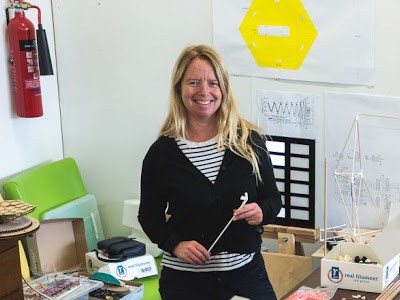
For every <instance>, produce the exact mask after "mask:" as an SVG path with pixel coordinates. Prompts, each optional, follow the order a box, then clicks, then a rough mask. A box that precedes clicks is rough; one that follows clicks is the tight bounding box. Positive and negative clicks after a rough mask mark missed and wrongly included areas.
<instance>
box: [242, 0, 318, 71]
mask: <svg viewBox="0 0 400 300" xmlns="http://www.w3.org/2000/svg"><path fill="white" fill-rule="evenodd" d="M239 31H240V33H241V34H242V36H243V39H244V41H245V42H246V45H247V47H248V48H249V50H250V52H251V54H252V55H253V57H254V59H255V61H256V62H257V64H258V66H260V67H267V68H278V69H290V70H297V69H299V68H300V67H301V65H302V63H303V61H304V58H305V57H306V55H307V53H308V51H309V50H310V48H311V46H312V44H313V42H314V40H315V38H316V37H317V35H318V33H317V30H316V29H315V27H314V25H313V23H312V21H311V19H310V17H309V16H308V14H307V12H306V10H305V8H304V7H303V5H302V3H301V1H300V0H253V2H252V3H251V5H250V7H249V9H248V11H247V13H246V15H245V17H244V19H243V21H242V23H241V24H240V27H239Z"/></svg>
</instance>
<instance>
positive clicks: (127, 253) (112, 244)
mask: <svg viewBox="0 0 400 300" xmlns="http://www.w3.org/2000/svg"><path fill="white" fill-rule="evenodd" d="M97 249H98V250H101V251H102V253H103V255H104V256H106V257H107V258H108V259H109V260H106V259H104V258H100V257H99V255H97V257H98V258H99V259H100V260H103V261H112V262H116V261H124V260H127V259H128V258H131V257H136V256H141V255H144V254H146V245H145V244H143V243H141V242H139V241H137V240H135V239H132V238H127V237H123V236H117V237H113V238H109V239H105V240H102V241H100V242H98V243H97Z"/></svg>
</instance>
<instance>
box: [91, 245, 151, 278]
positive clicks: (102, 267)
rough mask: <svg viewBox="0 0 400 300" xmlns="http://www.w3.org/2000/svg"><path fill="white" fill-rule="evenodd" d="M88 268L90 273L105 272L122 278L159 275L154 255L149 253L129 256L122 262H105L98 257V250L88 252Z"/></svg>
mask: <svg viewBox="0 0 400 300" xmlns="http://www.w3.org/2000/svg"><path fill="white" fill-rule="evenodd" d="M85 258H86V268H87V271H88V272H89V273H90V274H93V273H96V272H103V273H107V274H110V275H112V276H114V277H116V278H118V279H121V280H134V279H135V278H143V277H147V276H152V275H157V274H158V270H157V265H156V261H155V259H154V257H153V256H152V255H149V254H145V255H141V256H136V257H131V258H128V259H127V260H125V261H122V262H105V261H102V260H100V259H98V257H97V255H96V252H95V251H92V252H87V253H86V255H85Z"/></svg>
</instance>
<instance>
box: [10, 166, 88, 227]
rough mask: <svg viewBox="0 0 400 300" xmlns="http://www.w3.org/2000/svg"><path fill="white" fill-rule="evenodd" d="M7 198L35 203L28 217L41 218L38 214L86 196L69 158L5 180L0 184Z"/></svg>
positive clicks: (78, 175) (82, 184)
mask: <svg viewBox="0 0 400 300" xmlns="http://www.w3.org/2000/svg"><path fill="white" fill-rule="evenodd" d="M3 190H4V192H5V194H6V196H7V199H18V200H23V201H25V202H27V203H30V204H33V205H36V209H35V210H34V211H33V212H32V213H30V216H31V217H33V218H36V219H38V220H42V214H43V213H44V212H46V211H49V210H52V209H54V208H56V207H58V206H60V205H62V204H65V203H68V202H70V201H72V200H74V199H78V198H80V197H82V196H85V195H87V194H88V193H87V191H86V188H85V185H84V183H83V181H82V177H81V174H80V172H79V169H78V166H77V165H76V162H75V160H74V159H72V158H65V159H62V160H59V161H55V162H51V163H48V164H44V165H40V166H37V167H34V168H32V169H29V170H27V171H24V172H22V173H20V174H18V175H17V176H15V177H13V178H11V179H9V180H7V181H6V182H5V183H4V185H3Z"/></svg>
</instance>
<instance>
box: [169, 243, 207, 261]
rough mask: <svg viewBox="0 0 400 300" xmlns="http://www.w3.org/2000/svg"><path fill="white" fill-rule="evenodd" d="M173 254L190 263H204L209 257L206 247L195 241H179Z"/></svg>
mask: <svg viewBox="0 0 400 300" xmlns="http://www.w3.org/2000/svg"><path fill="white" fill-rule="evenodd" d="M174 255H175V256H176V257H178V258H180V259H182V260H183V261H185V262H187V263H189V264H192V265H200V264H204V263H205V262H207V261H208V260H209V259H210V253H208V251H207V249H206V248H204V247H203V245H201V244H200V243H198V242H196V241H184V242H180V243H179V244H178V245H177V246H176V247H175V249H174Z"/></svg>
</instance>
